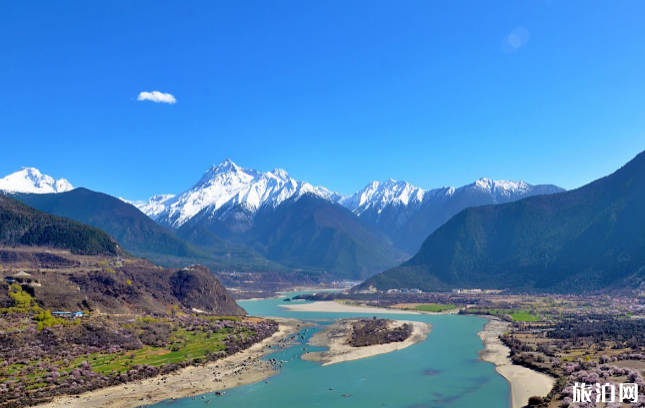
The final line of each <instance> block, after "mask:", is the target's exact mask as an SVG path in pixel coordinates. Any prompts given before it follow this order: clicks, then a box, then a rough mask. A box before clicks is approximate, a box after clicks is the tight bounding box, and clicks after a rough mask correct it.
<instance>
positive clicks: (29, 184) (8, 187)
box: [0, 167, 74, 194]
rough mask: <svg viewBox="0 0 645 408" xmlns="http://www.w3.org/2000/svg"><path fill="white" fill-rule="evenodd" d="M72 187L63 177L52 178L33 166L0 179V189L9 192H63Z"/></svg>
mask: <svg viewBox="0 0 645 408" xmlns="http://www.w3.org/2000/svg"><path fill="white" fill-rule="evenodd" d="M73 189H74V187H72V185H71V184H70V183H69V181H67V180H65V179H63V178H62V179H59V180H54V179H53V178H52V177H50V176H48V175H46V174H41V173H40V171H39V170H38V169H36V168H33V167H23V168H22V169H20V170H19V171H17V172H15V173H12V174H10V175H8V176H6V177H5V178H3V179H0V190H2V191H6V192H11V193H36V194H48V193H63V192H65V191H70V190H73Z"/></svg>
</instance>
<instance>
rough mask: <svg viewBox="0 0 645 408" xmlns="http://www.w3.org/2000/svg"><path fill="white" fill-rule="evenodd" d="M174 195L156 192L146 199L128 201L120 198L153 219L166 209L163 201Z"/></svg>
mask: <svg viewBox="0 0 645 408" xmlns="http://www.w3.org/2000/svg"><path fill="white" fill-rule="evenodd" d="M174 197H175V195H174V194H158V195H156V196H153V197H150V199H149V200H148V201H129V200H126V199H124V198H121V200H123V201H125V202H126V203H129V204H132V205H134V206H135V207H137V208H138V209H139V210H140V211H141V212H142V213H144V214H146V215H147V216H148V217H150V218H152V219H155V218H156V217H157V216H158V215H159V214H161V213H162V212H163V211H164V210H165V209H166V205H165V202H166V201H169V200H171V199H173V198H174Z"/></svg>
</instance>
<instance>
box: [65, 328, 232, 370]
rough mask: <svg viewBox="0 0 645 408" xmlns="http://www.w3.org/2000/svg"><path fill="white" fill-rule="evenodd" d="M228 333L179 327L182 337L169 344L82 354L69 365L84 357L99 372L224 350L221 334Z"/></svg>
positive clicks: (169, 361) (199, 355) (174, 360)
mask: <svg viewBox="0 0 645 408" xmlns="http://www.w3.org/2000/svg"><path fill="white" fill-rule="evenodd" d="M226 335H227V331H226V330H224V329H223V330H221V332H218V333H213V334H212V335H211V336H210V338H207V335H206V333H203V332H185V331H184V330H179V332H178V333H177V336H178V337H181V340H179V341H178V342H176V343H175V344H174V345H172V346H167V347H152V346H144V347H143V348H141V349H139V350H133V351H129V352H125V353H117V354H103V353H96V354H91V355H90V356H89V359H88V357H87V356H83V357H80V358H77V359H76V360H74V362H73V363H72V364H71V367H70V369H73V368H75V367H78V366H80V364H81V362H82V361H84V360H87V361H88V362H90V363H91V365H92V369H93V370H94V371H96V372H99V373H108V372H113V373H114V372H123V371H127V370H128V369H129V367H131V366H134V365H137V364H141V365H146V364H148V365H151V366H155V367H158V366H160V365H162V364H167V363H178V362H180V361H184V360H189V359H194V358H202V357H204V356H205V355H206V354H207V353H213V352H217V351H221V350H224V348H225V345H224V341H223V340H224V338H225V337H226Z"/></svg>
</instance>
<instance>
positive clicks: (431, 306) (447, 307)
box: [414, 303, 457, 312]
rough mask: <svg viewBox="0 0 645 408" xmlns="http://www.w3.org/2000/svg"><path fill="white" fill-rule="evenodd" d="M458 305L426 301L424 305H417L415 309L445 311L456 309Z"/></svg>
mask: <svg viewBox="0 0 645 408" xmlns="http://www.w3.org/2000/svg"><path fill="white" fill-rule="evenodd" d="M456 308H457V306H456V305H445V304H441V303H426V304H423V305H417V306H416V307H415V308H414V309H415V310H420V311H422V312H443V311H445V310H452V309H456Z"/></svg>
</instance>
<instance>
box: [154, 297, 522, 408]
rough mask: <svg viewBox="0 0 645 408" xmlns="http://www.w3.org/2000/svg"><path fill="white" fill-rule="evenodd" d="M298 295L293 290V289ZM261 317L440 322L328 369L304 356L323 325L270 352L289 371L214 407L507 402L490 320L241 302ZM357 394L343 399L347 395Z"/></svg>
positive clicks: (234, 392)
mask: <svg viewBox="0 0 645 408" xmlns="http://www.w3.org/2000/svg"><path fill="white" fill-rule="evenodd" d="M290 296H291V295H290ZM239 304H240V305H241V306H242V307H243V308H245V309H246V311H247V312H248V313H249V314H250V315H253V316H265V317H270V316H276V317H291V318H297V319H301V320H312V321H315V322H316V323H318V324H320V325H324V324H328V323H329V322H331V321H332V320H333V319H338V318H344V317H356V316H379V317H384V318H390V319H392V318H395V319H404V320H417V321H422V322H426V323H430V324H431V325H432V332H431V333H430V334H429V336H428V339H427V340H426V341H423V342H421V343H419V344H415V345H413V346H410V347H408V348H405V349H403V350H398V351H395V352H392V353H388V354H382V355H378V356H374V357H369V358H365V359H361V360H355V361H349V362H343V363H338V364H333V365H329V366H325V367H323V366H322V365H321V363H316V362H308V361H304V360H301V359H300V358H299V356H300V355H301V354H302V353H303V352H305V351H304V350H303V348H307V351H315V350H321V348H315V347H311V346H309V345H307V344H306V342H307V340H308V338H309V337H310V336H311V335H312V334H313V333H315V332H316V331H318V330H321V329H320V328H310V329H308V330H307V332H305V331H304V330H303V331H301V334H302V335H304V336H305V339H304V340H299V343H298V344H296V345H294V346H293V347H290V348H287V349H284V350H280V351H277V352H276V353H273V354H270V355H268V356H266V357H265V358H267V359H268V358H276V359H279V360H287V361H289V360H291V361H289V362H288V363H286V364H284V365H283V368H282V370H281V372H280V373H279V374H278V375H275V376H273V377H271V378H269V380H268V382H265V381H263V382H260V383H255V384H250V385H245V386H240V387H237V388H232V389H230V390H227V391H226V394H225V395H223V396H221V397H213V395H212V393H211V394H210V395H209V397H208V398H209V399H211V402H210V405H213V406H216V407H230V408H250V407H262V408H295V407H352V408H356V407H358V408H362V407H389V408H439V407H441V408H507V407H509V406H510V398H509V394H510V392H509V385H508V383H507V382H506V381H505V380H504V379H503V378H502V377H501V376H499V375H498V374H497V373H496V372H495V367H494V365H493V364H491V363H486V362H483V361H480V360H479V359H478V352H479V351H480V350H481V349H482V347H483V346H482V342H481V340H480V339H479V337H478V336H477V332H479V331H480V330H481V329H482V327H483V325H484V324H485V323H486V319H484V318H481V317H477V316H468V315H426V314H410V315H407V314H405V315H391V314H389V315H379V314H378V313H373V312H372V313H370V312H369V310H368V311H366V313H364V314H359V313H328V312H325V313H319V312H315V313H314V312H297V311H289V310H286V309H285V308H283V307H281V305H284V304H286V302H283V300H282V299H280V298H274V299H264V300H254V301H240V302H239ZM344 394H345V395H349V397H343V395H344ZM204 402H205V401H204V399H201V398H200V397H199V396H198V397H197V399H195V400H193V398H184V399H180V400H175V401H163V402H161V403H159V404H156V405H154V407H155V408H161V407H167V406H172V407H175V408H182V407H197V406H205V403H204Z"/></svg>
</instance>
